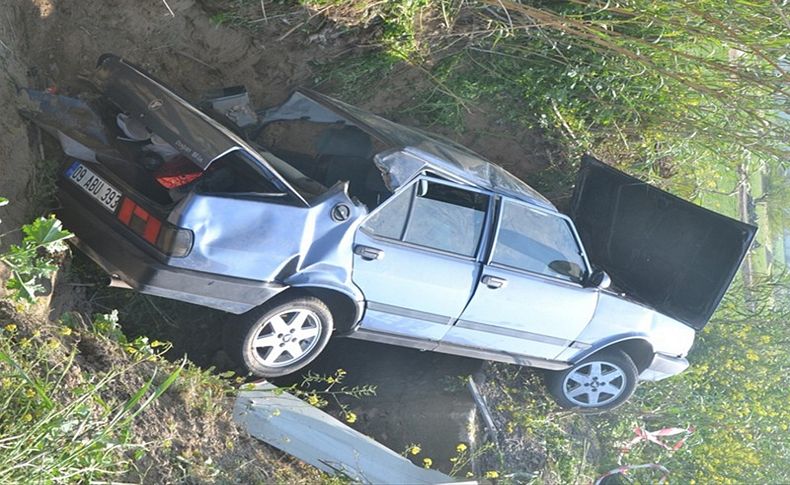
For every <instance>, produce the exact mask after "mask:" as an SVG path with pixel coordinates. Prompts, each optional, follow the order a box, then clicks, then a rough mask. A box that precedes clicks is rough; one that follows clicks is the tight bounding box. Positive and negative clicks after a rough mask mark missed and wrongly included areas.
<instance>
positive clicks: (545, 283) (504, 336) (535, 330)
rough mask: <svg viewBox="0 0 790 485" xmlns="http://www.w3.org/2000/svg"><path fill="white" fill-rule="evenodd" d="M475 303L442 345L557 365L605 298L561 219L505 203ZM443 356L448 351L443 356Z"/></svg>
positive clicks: (570, 229)
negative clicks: (587, 283) (592, 284)
mask: <svg viewBox="0 0 790 485" xmlns="http://www.w3.org/2000/svg"><path fill="white" fill-rule="evenodd" d="M498 212H499V217H498V223H497V229H496V236H495V239H494V245H493V247H492V250H491V254H490V256H489V257H488V259H487V264H486V265H485V267H484V268H483V271H482V275H481V278H480V280H479V282H478V284H477V288H476V290H475V293H474V296H473V297H472V299H471V301H470V302H469V305H468V307H467V308H466V309H465V310H464V312H463V314H462V315H461V318H460V319H459V320H458V322H457V323H456V324H455V325H454V326H453V327H452V328H451V329H450V330H449V331H448V332H447V334H446V335H445V336H444V338H443V339H442V345H447V346H466V347H474V348H479V349H486V350H490V351H494V352H497V353H504V354H509V355H525V356H532V357H539V358H542V359H553V358H555V357H556V356H558V355H559V354H560V352H562V351H563V350H564V349H565V348H567V347H568V346H569V345H570V344H571V343H572V342H573V341H574V339H575V338H576V337H577V336H578V335H579V334H580V333H581V331H582V330H583V329H584V327H585V326H586V325H587V324H588V323H589V322H590V320H591V319H592V316H593V313H594V312H595V307H596V305H597V302H598V290H597V289H594V288H585V287H584V286H583V285H582V281H583V280H584V278H585V276H586V274H587V272H588V271H589V265H588V263H587V261H586V259H585V256H584V254H583V250H582V247H581V245H580V244H579V241H578V237H577V236H576V233H575V230H574V229H573V226H572V224H571V222H570V221H569V220H568V219H567V218H566V217H564V216H562V215H561V214H558V213H556V212H552V211H547V210H543V209H540V208H537V207H534V206H531V205H529V204H526V203H521V202H518V201H515V200H510V199H507V198H503V199H502V201H501V203H500V210H499V211H498ZM439 350H441V349H439Z"/></svg>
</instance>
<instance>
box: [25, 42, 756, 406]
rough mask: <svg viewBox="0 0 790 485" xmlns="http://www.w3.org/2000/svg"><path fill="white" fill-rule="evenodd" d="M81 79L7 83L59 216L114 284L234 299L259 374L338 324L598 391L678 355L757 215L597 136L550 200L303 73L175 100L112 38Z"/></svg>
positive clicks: (611, 395)
mask: <svg viewBox="0 0 790 485" xmlns="http://www.w3.org/2000/svg"><path fill="white" fill-rule="evenodd" d="M93 82H94V83H95V85H96V88H97V93H98V94H95V95H85V96H80V97H78V98H75V97H67V96H63V95H58V94H52V93H48V92H40V91H33V90H25V91H24V93H23V96H24V98H25V100H24V108H23V110H22V112H23V114H24V115H25V116H27V117H28V118H29V119H30V120H32V121H33V122H34V123H36V124H37V125H38V126H40V127H41V128H43V129H44V130H46V131H47V132H49V133H51V134H52V135H54V136H55V137H57V139H58V140H59V141H60V144H61V146H62V148H63V151H64V152H65V154H66V159H65V162H64V164H63V166H62V170H61V172H60V176H59V180H58V185H59V193H58V198H59V201H60V204H61V209H60V211H59V215H60V217H61V218H62V220H63V222H64V224H65V225H66V227H68V228H69V229H71V230H72V231H73V232H74V233H75V234H76V236H77V238H76V244H77V245H78V246H79V247H80V248H81V249H82V250H83V251H84V252H85V253H86V254H87V255H88V256H89V257H90V258H92V259H93V260H94V261H96V263H98V264H99V266H101V267H102V268H103V269H104V270H105V271H106V272H107V273H108V274H109V275H110V277H111V279H112V281H113V284H115V285H118V286H125V287H127V288H131V289H133V290H136V291H139V292H142V293H146V294H150V295H157V296H162V297H167V298H174V299H178V300H182V301H186V302H190V303H194V304H198V305H204V306H206V307H211V308H216V309H220V310H224V311H225V312H228V313H229V314H231V315H229V319H228V322H227V324H226V325H225V329H224V334H223V338H224V342H225V347H226V349H227V352H228V353H229V355H231V356H232V357H233V358H234V359H236V360H237V361H238V363H239V364H240V365H241V366H243V367H244V369H246V370H247V371H249V372H251V373H252V374H255V375H259V376H264V377H274V376H280V375H285V374H289V373H292V372H294V371H296V370H298V369H300V368H302V367H303V366H305V365H306V364H308V363H309V362H310V361H312V360H313V359H314V358H315V357H316V356H317V355H318V354H319V353H320V352H321V351H322V350H323V349H324V347H325V346H326V344H327V341H328V340H329V338H330V337H331V336H333V335H335V336H347V337H351V338H356V339H363V340H369V341H374V342H382V343H387V344H394V345H400V346H406V347H412V348H417V349H422V350H431V351H436V352H444V353H449V354H456V355H462V356H468V357H473V358H479V359H488V360H492V361H499V362H507V363H513V364H519V365H525V366H532V367H537V368H541V369H545V370H547V371H548V372H547V379H546V381H547V384H548V388H549V390H550V391H551V393H552V395H553V396H554V397H555V398H556V400H557V401H558V403H559V404H560V405H562V406H564V407H569V408H578V409H580V410H582V411H587V412H593V411H596V412H597V411H602V410H607V409H611V408H614V407H616V406H617V405H619V404H621V403H622V402H624V401H625V400H627V399H628V397H629V396H630V395H631V394H632V393H633V391H634V389H635V386H636V385H637V382H638V381H639V380H640V379H641V380H658V379H663V378H665V377H669V376H672V375H675V374H678V373H679V372H682V371H683V370H684V369H686V367H687V366H688V365H689V364H688V361H687V360H686V355H687V353H688V351H689V349H690V348H691V346H692V343H693V341H694V336H695V331H699V330H701V329H702V328H703V327H704V326H705V324H706V323H707V321H708V320H709V318H710V317H711V314H712V313H713V311H714V310H715V309H716V307H717V305H718V304H719V302H720V300H721V298H722V297H723V294H724V292H725V291H726V289H727V288H728V286H729V285H730V283H731V281H732V279H733V278H734V276H735V274H736V272H737V270H738V267H739V265H740V263H741V261H742V259H743V258H744V256H745V254H746V252H747V250H748V248H749V246H750V244H751V241H752V238H753V237H754V234H755V231H756V228H755V227H752V226H749V225H746V224H743V223H741V222H739V221H736V220H732V219H729V218H727V217H724V216H722V215H719V214H716V213H714V212H711V211H708V210H706V209H703V208H701V207H698V206H696V205H694V204H691V203H689V202H686V201H684V200H681V199H679V198H677V197H674V196H672V195H670V194H668V193H666V192H664V191H661V190H659V189H657V188H655V187H652V186H650V185H648V184H646V183H644V182H641V181H639V180H637V179H635V178H632V177H630V176H628V175H626V174H624V173H622V172H619V171H617V170H615V169H613V168H611V167H610V166H608V165H606V164H604V163H602V162H600V161H598V160H596V159H594V158H592V157H585V158H584V160H582V164H581V171H580V173H579V175H578V179H577V183H576V187H575V192H574V196H573V201H572V203H571V210H570V215H565V214H563V213H560V212H559V211H558V210H557V208H556V207H555V206H554V205H553V204H552V203H551V202H549V201H548V200H547V199H546V198H545V197H543V196H542V195H541V194H539V193H538V192H537V191H535V190H534V189H532V188H531V187H530V186H529V185H527V184H526V183H524V182H523V181H521V180H519V179H518V178H516V177H515V176H513V175H511V174H510V173H508V172H507V171H505V170H503V169H502V168H500V167H498V166H496V165H494V164H491V163H489V162H487V161H486V160H485V159H483V158H482V157H481V156H479V155H477V154H475V153H473V152H471V151H469V150H468V149H466V148H464V147H462V146H460V145H458V144H456V143H454V142H452V141H449V140H446V139H443V138H440V137H437V136H434V135H430V134H427V133H425V132H422V131H420V130H416V129H413V128H408V127H405V126H401V125H399V124H396V123H393V122H390V121H388V120H385V119H383V118H380V117H378V116H376V115H373V114H371V113H368V112H365V111H363V110H360V109H357V108H355V107H352V106H349V105H347V104H345V103H342V102H340V101H337V100H334V99H331V98H329V97H327V96H324V95H322V94H319V93H317V92H314V91H311V90H306V89H303V90H297V91H295V92H294V93H293V94H292V95H291V96H290V97H289V98H288V99H287V100H286V101H285V102H284V103H282V104H281V105H279V106H276V107H273V108H270V109H264V110H258V111H255V110H253V109H252V108H251V107H250V104H249V98H248V95H247V93H246V91H244V89H243V88H238V87H236V88H228V89H224V90H221V91H220V92H217V93H212V94H210V95H208V96H207V97H205V98H204V99H203V100H202V101H200V102H198V103H196V104H191V103H189V102H187V101H186V100H185V99H184V98H182V97H180V96H179V95H177V94H175V93H174V91H173V90H172V89H170V88H168V87H167V86H165V85H164V84H163V83H161V82H159V81H157V80H156V79H155V78H154V77H153V76H151V75H150V74H148V73H147V72H145V71H144V70H142V69H141V68H138V67H136V66H135V65H133V64H131V63H129V62H127V61H125V60H123V59H121V58H119V57H117V56H114V55H105V56H102V57H101V58H100V60H99V62H98V67H97V68H96V71H95V73H94V76H93ZM218 332H219V329H218Z"/></svg>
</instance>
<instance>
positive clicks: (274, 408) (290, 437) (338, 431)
mask: <svg viewBox="0 0 790 485" xmlns="http://www.w3.org/2000/svg"><path fill="white" fill-rule="evenodd" d="M275 389H276V387H275V386H274V385H272V384H270V383H268V382H266V381H261V382H258V383H257V384H255V385H254V388H253V389H248V390H243V391H240V392H239V395H238V397H237V399H236V404H235V407H234V417H235V420H236V422H237V423H239V424H240V425H241V426H242V427H244V428H245V429H246V430H247V431H248V432H249V433H250V434H251V435H252V436H254V437H256V438H258V439H260V440H262V441H264V442H266V443H268V444H270V445H272V446H274V447H275V448H278V449H280V450H282V451H284V452H286V453H288V454H290V455H293V456H295V457H296V458H299V459H300V460H302V461H304V462H306V463H309V464H311V465H313V466H315V467H316V468H319V469H320V470H323V471H325V472H327V473H330V474H333V475H341V476H346V477H348V478H350V479H351V480H353V481H355V482H361V483H391V484H437V483H451V482H454V480H453V478H452V477H450V476H448V475H445V474H443V473H440V472H438V471H436V470H428V469H425V468H420V467H418V466H415V465H414V464H412V463H411V462H410V461H409V460H407V459H406V458H404V457H403V456H401V455H399V454H397V453H395V452H394V451H392V450H390V449H389V448H386V447H385V446H384V445H382V444H380V443H378V442H376V441H374V440H373V439H371V438H369V437H367V436H365V435H363V434H362V433H359V432H358V431H355V430H354V429H351V428H350V427H348V426H346V425H345V424H343V423H341V422H340V421H338V420H337V419H335V418H333V417H331V416H330V415H328V414H326V413H325V412H323V411H321V410H320V409H318V408H315V407H314V406H311V405H309V404H307V403H306V402H304V401H302V400H301V399H299V398H297V397H295V396H293V395H291V394H288V393H276V392H275ZM465 483H475V482H465Z"/></svg>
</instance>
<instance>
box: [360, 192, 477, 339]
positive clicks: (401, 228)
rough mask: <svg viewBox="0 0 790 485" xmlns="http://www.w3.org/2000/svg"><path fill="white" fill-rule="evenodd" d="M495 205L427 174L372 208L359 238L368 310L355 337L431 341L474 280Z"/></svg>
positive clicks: (467, 294) (453, 314)
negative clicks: (487, 226)
mask: <svg viewBox="0 0 790 485" xmlns="http://www.w3.org/2000/svg"><path fill="white" fill-rule="evenodd" d="M490 205H491V204H490V197H489V196H488V194H486V193H483V192H481V191H477V190H474V189H470V188H466V187H463V186H459V185H455V184H451V183H449V182H444V181H440V180H436V179H428V178H422V179H418V180H417V181H415V182H414V183H412V184H411V185H409V186H408V187H405V188H403V189H401V190H399V191H398V192H397V193H396V194H395V195H394V196H392V197H391V198H390V199H389V200H387V201H386V202H385V203H384V204H382V205H381V206H379V207H378V208H377V209H376V210H375V211H374V212H373V213H371V215H370V216H369V217H368V219H367V220H366V221H365V222H364V223H363V224H362V226H361V227H360V229H359V230H358V231H357V233H356V236H355V239H354V253H355V254H354V268H353V273H352V279H353V281H354V283H355V284H356V285H357V286H358V287H359V288H360V289H361V290H362V293H363V294H364V296H365V302H366V310H365V315H364V317H363V319H362V322H361V325H360V327H359V330H358V331H357V332H356V333H355V334H352V336H356V337H359V338H365V339H368V340H379V341H385V342H390V343H398V344H401V345H412V346H416V347H420V348H424V349H431V348H434V347H435V346H436V344H437V343H438V342H439V340H440V339H441V338H442V337H443V336H444V334H445V333H446V332H447V330H448V329H449V328H450V325H451V324H452V323H453V322H455V320H456V319H457V318H458V317H459V316H460V315H461V312H462V311H463V309H464V307H465V306H466V304H467V303H468V301H469V298H470V296H471V294H472V291H473V290H474V287H475V284H476V283H477V279H478V277H479V272H480V267H481V265H480V263H479V262H478V261H479V260H478V257H479V254H480V252H481V248H482V246H483V244H482V242H483V240H484V235H485V234H486V232H487V231H486V225H487V224H488V219H489V212H490ZM371 334H376V335H371ZM388 337H391V338H390V339H389V340H388V339H387V338H388ZM404 339H413V340H414V341H413V342H409V341H407V340H404Z"/></svg>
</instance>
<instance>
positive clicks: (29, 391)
mask: <svg viewBox="0 0 790 485" xmlns="http://www.w3.org/2000/svg"><path fill="white" fill-rule="evenodd" d="M25 397H26V398H28V399H32V398H34V397H36V391H34V390H33V389H31V388H29V387H28V388H27V389H25Z"/></svg>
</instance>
